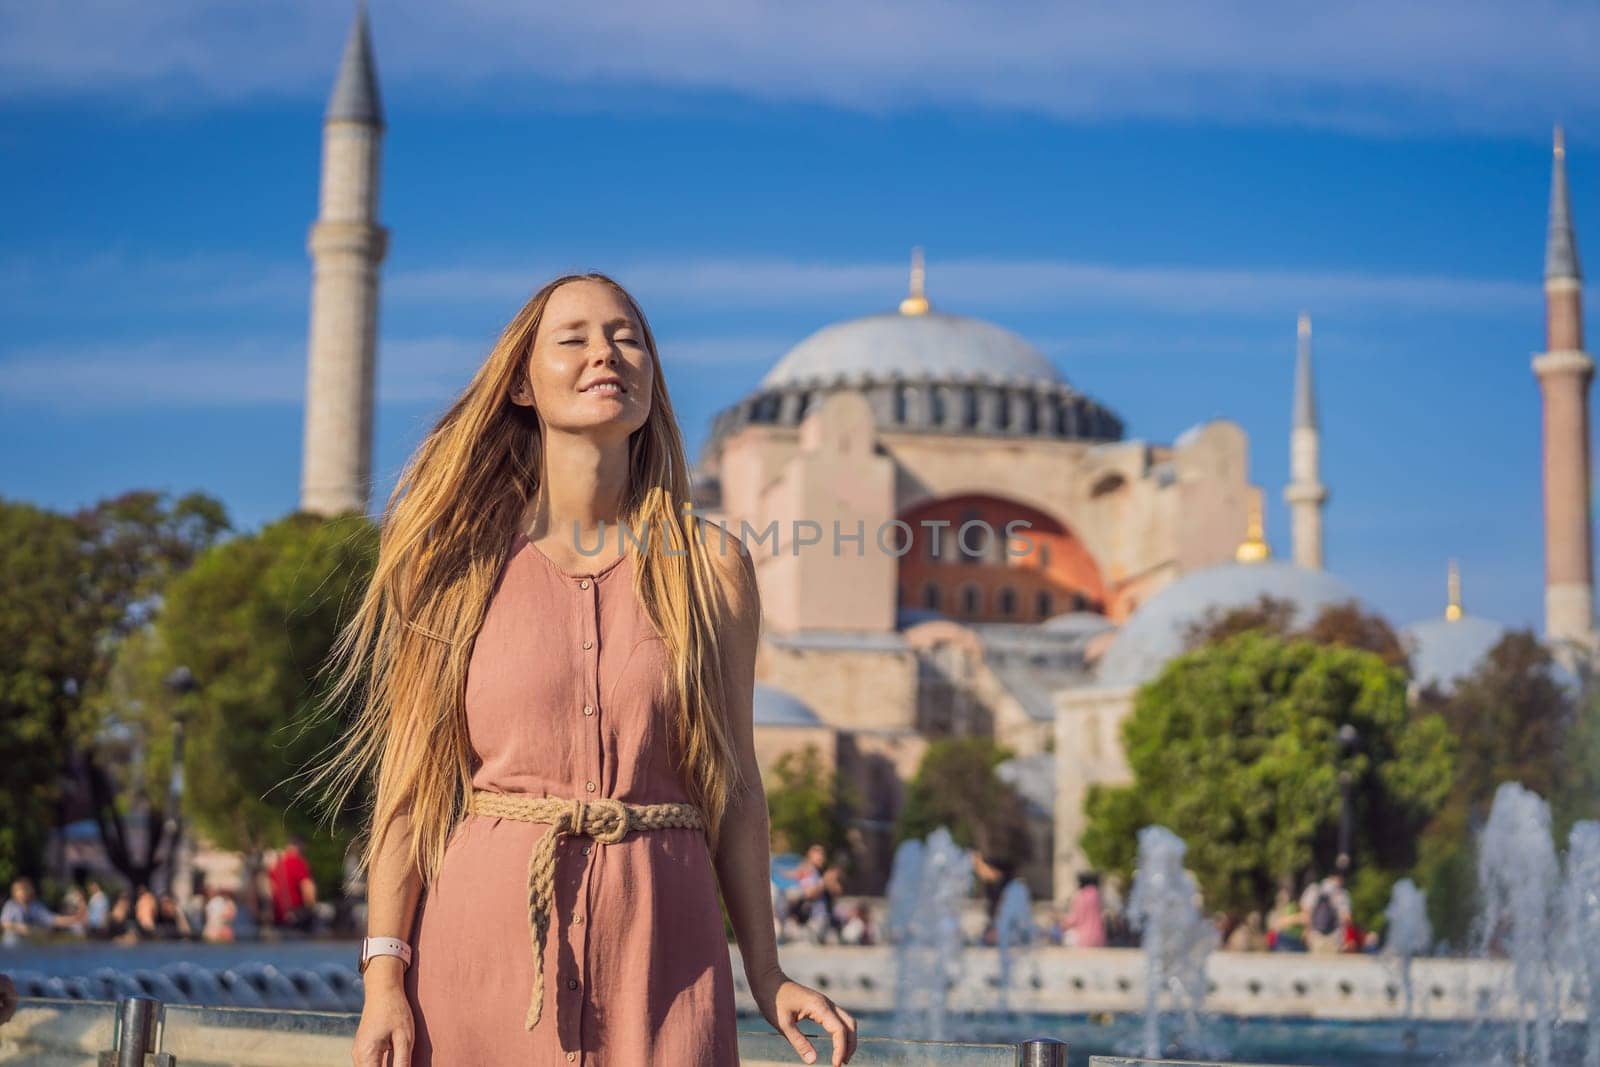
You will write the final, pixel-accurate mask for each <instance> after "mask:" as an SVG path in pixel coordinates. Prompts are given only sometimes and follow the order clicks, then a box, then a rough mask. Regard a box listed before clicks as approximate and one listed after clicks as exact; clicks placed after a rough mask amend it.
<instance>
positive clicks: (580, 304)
mask: <svg viewBox="0 0 1600 1067" xmlns="http://www.w3.org/2000/svg"><path fill="white" fill-rule="evenodd" d="M654 374H655V367H654V365H653V364H652V362H651V359H650V353H649V350H648V349H646V347H645V340H644V330H643V329H641V328H640V326H639V323H638V322H637V321H636V320H635V319H634V317H633V312H632V311H631V310H630V309H629V307H628V302H627V300H625V299H624V298H623V296H622V294H621V293H618V292H617V291H616V290H615V289H612V288H611V286H609V285H606V284H605V283H603V282H592V281H577V282H568V283H566V284H565V285H563V286H561V287H560V288H558V289H557V290H556V291H555V292H553V293H551V294H550V299H549V302H548V303H547V304H545V309H544V315H543V317H542V318H541V319H540V322H539V329H538V331H537V332H536V334H535V336H534V339H533V350H532V351H531V352H530V353H529V356H528V366H527V378H528V381H529V382H530V383H531V384H532V386H533V395H532V396H531V397H529V396H528V395H527V393H526V392H525V391H524V390H523V387H522V386H521V385H520V384H519V385H518V386H517V388H516V389H515V390H514V391H513V393H512V397H511V399H512V401H513V402H514V403H518V404H522V405H524V406H528V405H530V404H531V406H532V407H534V408H535V409H536V410H537V411H538V412H539V415H540V418H541V419H543V421H544V423H545V425H546V426H548V427H550V428H551V429H555V430H565V431H567V432H569V433H593V434H601V435H604V436H607V437H612V436H614V437H618V438H622V439H626V438H627V436H628V435H629V434H631V433H632V432H633V431H634V430H637V429H638V428H639V427H641V426H643V425H644V423H645V419H646V418H648V417H649V414H650V387H651V382H652V377H653V376H654Z"/></svg>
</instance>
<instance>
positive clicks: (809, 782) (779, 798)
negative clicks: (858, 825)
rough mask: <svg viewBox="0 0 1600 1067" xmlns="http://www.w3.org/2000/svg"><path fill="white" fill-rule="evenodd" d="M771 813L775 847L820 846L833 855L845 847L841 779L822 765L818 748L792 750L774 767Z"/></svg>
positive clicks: (799, 848) (769, 794) (769, 795)
mask: <svg viewBox="0 0 1600 1067" xmlns="http://www.w3.org/2000/svg"><path fill="white" fill-rule="evenodd" d="M772 779H773V781H772V785H771V786H769V787H768V788H767V812H768V815H769V817H770V820H771V824H772V836H773V846H774V847H775V848H777V849H778V850H780V851H788V852H799V851H802V850H804V849H805V848H807V847H809V846H810V845H811V844H812V843H820V844H821V845H823V846H824V847H825V848H826V849H827V850H828V853H829V855H832V854H833V852H834V851H835V850H837V849H839V848H842V847H844V845H845V818H844V812H843V810H842V809H843V804H842V803H841V800H842V798H841V797H840V796H839V793H838V789H837V786H838V779H837V777H836V776H835V775H833V774H831V773H830V772H829V771H828V770H827V768H825V767H824V766H823V765H822V753H821V752H820V751H819V750H818V749H817V746H816V745H813V744H808V745H806V746H805V747H804V748H801V749H796V750H791V751H789V752H785V753H784V754H783V755H781V756H779V757H778V759H777V760H776V762H774V763H773V766H772Z"/></svg>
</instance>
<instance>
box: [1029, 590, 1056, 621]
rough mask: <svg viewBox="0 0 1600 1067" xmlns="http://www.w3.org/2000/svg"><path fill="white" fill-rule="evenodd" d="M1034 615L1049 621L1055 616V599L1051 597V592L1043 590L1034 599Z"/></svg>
mask: <svg viewBox="0 0 1600 1067" xmlns="http://www.w3.org/2000/svg"><path fill="white" fill-rule="evenodd" d="M1033 603H1034V613H1035V614H1037V615H1038V616H1039V618H1041V619H1048V618H1049V617H1050V616H1052V615H1054V614H1055V597H1053V596H1051V595H1050V590H1048V589H1041V590H1039V592H1038V594H1037V595H1036V596H1035V597H1034V601H1033Z"/></svg>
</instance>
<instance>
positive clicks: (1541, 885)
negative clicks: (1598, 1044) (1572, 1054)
mask: <svg viewBox="0 0 1600 1067" xmlns="http://www.w3.org/2000/svg"><path fill="white" fill-rule="evenodd" d="M1559 878H1560V872H1559V869H1558V867H1557V864H1556V850H1555V842H1554V841H1553V840H1552V838H1551V834H1550V806H1549V805H1548V804H1546V803H1545V802H1544V800H1543V799H1541V798H1540V797H1539V795H1538V794H1537V793H1534V792H1531V791H1530V790H1527V789H1524V788H1523V787H1522V786H1521V785H1519V784H1517V783H1516V782H1506V783H1504V784H1502V785H1501V786H1500V788H1499V789H1497V790H1496V791H1495V795H1494V805H1493V807H1491V808H1490V810H1489V822H1488V824H1487V825H1485V826H1484V828H1483V837H1482V839H1481V841H1480V844H1479V849H1478V891H1479V894H1480V895H1481V897H1482V909H1483V910H1482V911H1481V913H1480V915H1479V928H1478V951H1479V954H1480V955H1484V956H1488V955H1492V954H1495V953H1504V954H1505V955H1506V956H1509V957H1510V959H1511V964H1512V967H1511V975H1512V982H1513V984H1514V990H1513V992H1514V993H1515V997H1516V1002H1517V1023H1516V1027H1515V1034H1516V1058H1517V1062H1518V1063H1531V1064H1534V1065H1536V1067H1543V1065H1546V1064H1551V1063H1553V1062H1554V1061H1553V1060H1552V1059H1551V1055H1552V1049H1551V1043H1550V1042H1551V1031H1552V1028H1553V1026H1554V1024H1555V1021H1556V1013H1557V1012H1558V1011H1559V1009H1560V995H1559V988H1558V985H1559V983H1558V971H1557V967H1556V960H1555V959H1554V955H1555V951H1554V949H1555V945H1554V935H1555V933H1556V932H1557V929H1558V927H1557V919H1558V917H1559V916H1558V908H1557V892H1556V890H1557V885H1558V881H1559Z"/></svg>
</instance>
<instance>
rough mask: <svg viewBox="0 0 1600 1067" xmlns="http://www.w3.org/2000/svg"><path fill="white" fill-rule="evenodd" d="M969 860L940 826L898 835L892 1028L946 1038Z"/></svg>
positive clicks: (892, 904) (893, 877)
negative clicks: (920, 834) (921, 834)
mask: <svg viewBox="0 0 1600 1067" xmlns="http://www.w3.org/2000/svg"><path fill="white" fill-rule="evenodd" d="M972 879H973V871H972V860H971V858H970V857H969V856H968V854H967V850H966V849H964V848H962V847H961V846H960V845H958V844H956V843H955V841H954V839H952V838H951V836H950V831H949V830H947V829H945V828H944V827H942V826H941V827H940V828H939V829H937V830H935V831H934V832H933V833H931V834H929V835H928V836H927V838H926V839H925V840H923V841H916V840H907V841H902V842H901V843H900V846H899V847H898V848H896V849H895V853H894V866H893V867H892V868H891V871H890V875H889V936H890V938H891V939H892V942H893V946H894V962H895V985H894V1031H895V1033H896V1034H899V1035H902V1036H907V1037H918V1038H924V1039H927V1040H931V1041H943V1040H945V1030H946V1025H947V1020H948V1016H949V999H950V990H951V988H952V987H953V986H954V985H955V984H956V981H957V979H958V978H959V977H960V974H961V949H962V937H961V904H962V902H963V901H964V900H966V898H967V896H968V895H969V894H970V893H971V891H972Z"/></svg>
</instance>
